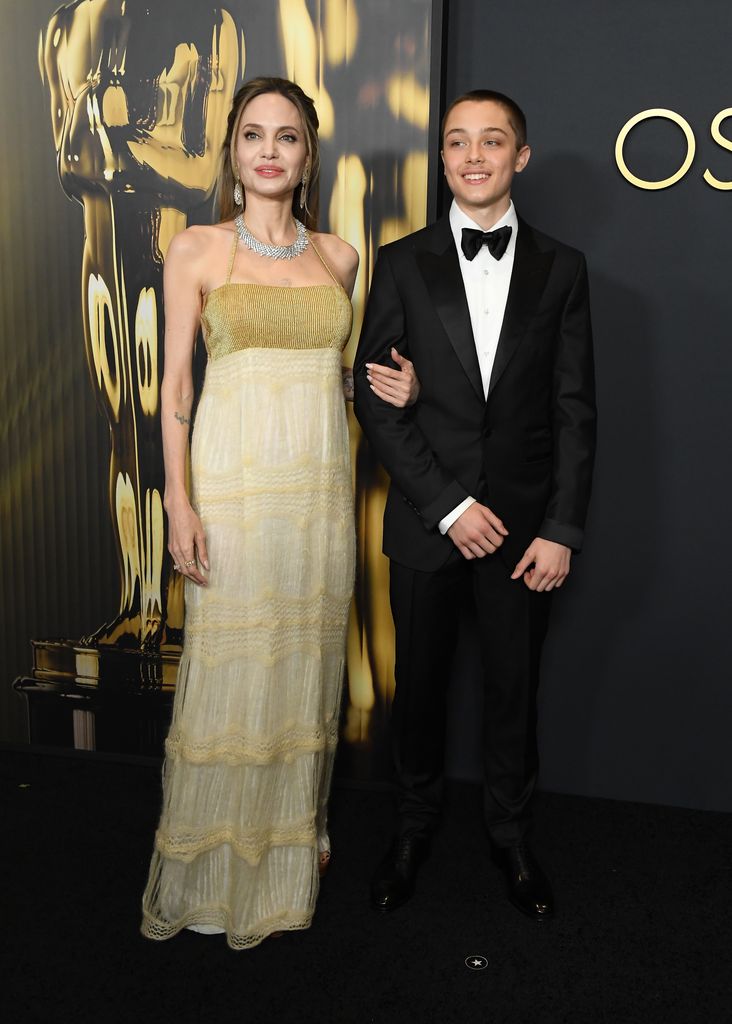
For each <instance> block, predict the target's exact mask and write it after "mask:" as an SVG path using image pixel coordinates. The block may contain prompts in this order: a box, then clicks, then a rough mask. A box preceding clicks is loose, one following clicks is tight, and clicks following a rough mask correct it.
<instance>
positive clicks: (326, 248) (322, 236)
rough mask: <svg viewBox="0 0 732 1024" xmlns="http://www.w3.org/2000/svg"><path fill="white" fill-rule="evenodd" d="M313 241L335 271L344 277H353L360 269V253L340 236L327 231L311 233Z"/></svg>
mask: <svg viewBox="0 0 732 1024" xmlns="http://www.w3.org/2000/svg"><path fill="white" fill-rule="evenodd" d="M311 234H312V236H313V241H314V242H315V244H316V245H317V247H318V248H319V249H320V251H321V252H322V253H323V255H324V256H325V258H326V259H327V260H328V262H329V263H330V264H331V266H333V268H334V269H336V270H338V272H339V273H340V274H341V275H342V276H343V277H344V278H349V277H352V276H353V275H354V274H355V272H356V270H357V269H358V259H359V257H358V251H357V250H356V249H354V248H353V246H352V245H349V243H348V242H346V241H345V240H344V239H343V238H339V236H338V235H330V234H328V233H327V232H325V231H313V232H311Z"/></svg>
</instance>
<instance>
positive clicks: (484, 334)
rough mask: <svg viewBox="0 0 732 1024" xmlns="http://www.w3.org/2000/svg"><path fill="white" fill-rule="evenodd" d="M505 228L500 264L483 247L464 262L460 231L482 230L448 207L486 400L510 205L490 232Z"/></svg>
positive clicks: (509, 262) (446, 524) (443, 528)
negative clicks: (474, 255) (473, 257)
mask: <svg viewBox="0 0 732 1024" xmlns="http://www.w3.org/2000/svg"><path fill="white" fill-rule="evenodd" d="M504 225H508V226H509V227H510V228H511V229H512V231H511V238H510V239H509V242H508V247H507V249H506V251H505V253H504V254H503V257H502V258H501V259H500V260H497V259H495V258H494V257H493V256H491V254H490V250H489V248H488V246H487V245H484V246H483V247H482V248H481V249H480V251H479V252H478V254H477V256H476V257H475V259H473V260H468V259H466V258H465V255H464V253H463V250H462V247H461V245H460V243H461V241H462V234H463V228H477V229H478V230H479V231H483V230H485V229H484V228H482V227H481V226H480V224H476V223H475V221H474V220H471V218H470V217H468V215H467V213H465V212H464V211H463V210H461V209H460V207H459V206H458V204H457V202H456V201H455V200H454V199H453V201H452V206H451V207H450V227H451V228H452V234H453V237H454V239H455V248H456V249H457V254H458V261H459V263H460V273H461V274H462V277H463V285H464V286H465V296H466V298H467V300H468V310H469V312H470V323H471V326H472V328H473V340H474V342H475V351H476V354H477V356H478V365H479V367H480V376H481V380H482V381H483V393H484V395H485V396H486V398H487V397H488V386H489V384H490V380H491V373H492V371H493V363H494V361H495V358H496V350H497V349H498V339H499V337H500V335H501V326H502V324H503V314H504V313H505V311H506V301H507V299H508V288H509V285H510V284H511V272H512V271H513V257H514V253H515V252H516V235H517V234H518V217H517V216H516V210H515V208H514V205H513V202H511V204H510V206H509V207H508V210H506V212H505V213H504V215H503V216H502V217H501V219H500V220H497V221H496V223H495V224H493V226H492V227H491V228H490V230H491V231H495V230H496V229H497V228H502V227H503V226H504ZM475 500H476V499H475V498H466V499H465V500H464V501H461V502H460V504H459V505H458V506H457V508H454V509H453V510H452V512H450V513H448V515H446V516H445V517H444V519H441V520H440V522H439V523H438V529H439V531H440V533H442V534H445V533H447V531H448V530H449V529H450V527H451V526H452V524H453V523H454V522H455V521H456V520H457V519H459V518H460V516H461V515H462V514H463V512H464V511H465V510H466V509H467V508H469V507H470V506H471V505H472V504H473V502H474V501H475Z"/></svg>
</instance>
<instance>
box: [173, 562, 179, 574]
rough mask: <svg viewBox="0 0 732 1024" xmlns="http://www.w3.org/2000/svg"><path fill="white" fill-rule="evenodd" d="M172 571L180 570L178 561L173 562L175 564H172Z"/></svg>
mask: <svg viewBox="0 0 732 1024" xmlns="http://www.w3.org/2000/svg"><path fill="white" fill-rule="evenodd" d="M173 572H180V566H179V565H178V563H177V562H176V563H175V565H174V566H173Z"/></svg>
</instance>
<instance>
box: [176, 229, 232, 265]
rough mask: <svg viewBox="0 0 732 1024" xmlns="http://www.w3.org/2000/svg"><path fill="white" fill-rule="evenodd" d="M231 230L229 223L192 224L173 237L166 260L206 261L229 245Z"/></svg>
mask: <svg viewBox="0 0 732 1024" xmlns="http://www.w3.org/2000/svg"><path fill="white" fill-rule="evenodd" d="M233 230H234V227H233V224H232V223H231V222H230V221H225V222H224V223H222V224H192V225H191V226H190V227H188V228H185V230H184V231H179V232H178V234H177V235H174V236H173V238H172V240H171V242H170V245H169V246H168V252H167V253H166V259H167V260H169V259H171V257H172V259H173V260H174V261H177V260H195V261H198V260H203V259H205V260H208V259H209V258H210V257H211V256H212V255H213V254H214V253H215V252H216V251H217V250H219V249H221V248H225V247H226V246H227V245H230V244H231V236H232V232H233Z"/></svg>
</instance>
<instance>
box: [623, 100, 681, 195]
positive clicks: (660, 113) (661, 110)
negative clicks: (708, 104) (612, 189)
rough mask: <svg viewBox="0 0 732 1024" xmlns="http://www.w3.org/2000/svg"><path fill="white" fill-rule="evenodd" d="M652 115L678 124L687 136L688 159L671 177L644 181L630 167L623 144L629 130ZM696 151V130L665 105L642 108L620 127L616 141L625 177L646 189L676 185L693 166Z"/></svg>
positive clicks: (632, 183)
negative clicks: (624, 153) (648, 108)
mask: <svg viewBox="0 0 732 1024" xmlns="http://www.w3.org/2000/svg"><path fill="white" fill-rule="evenodd" d="M651 117H665V118H667V119H668V120H669V121H673V122H674V124H677V125H678V126H679V128H680V129H681V130H682V132H683V133H684V135H685V136H686V159H685V160H684V162H683V164H682V165H681V167H679V169H678V171H677V172H676V173H675V174H672V175H671V177H670V178H664V179H663V181H644V180H643V178H638V177H637V176H636V175H635V174H633V172H632V171H631V170H630V169H629V167H628V165H627V164H626V162H625V157H624V156H623V146H624V145H625V140H626V139H627V137H628V134H629V132H630V131H631V130H632V129H633V128H635V126H636V125H637V124H640V122H641V121H647V120H648V119H649V118H651ZM695 153H696V139H695V138H694V132H693V131H692V130H691V125H690V124H689V122H688V121H687V120H685V119H684V118H683V117H682V116H681V114H677V113H676V112H675V111H673V110H666V109H665V107H652V108H651V109H650V110H642V111H641V112H640V114H636V115H635V117H631V118H630V120H629V121H626V122H625V124H624V125H623V127H622V128H621V129H620V134H619V135H618V137H617V140H616V142H615V162H616V164H617V165H618V170H619V171H620V173H621V174H622V175H623V177H624V178H625V179H626V180H627V181H629V182H630V183H631V185H636V186H637V187H638V188H645V189H658V188H668V187H669V185H675V184H676V182H677V181H679V180H680V179H681V178H683V176H684V175H685V174H686V172H687V171H688V170H689V168H690V167H691V162H692V160H693V159H694V154H695Z"/></svg>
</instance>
